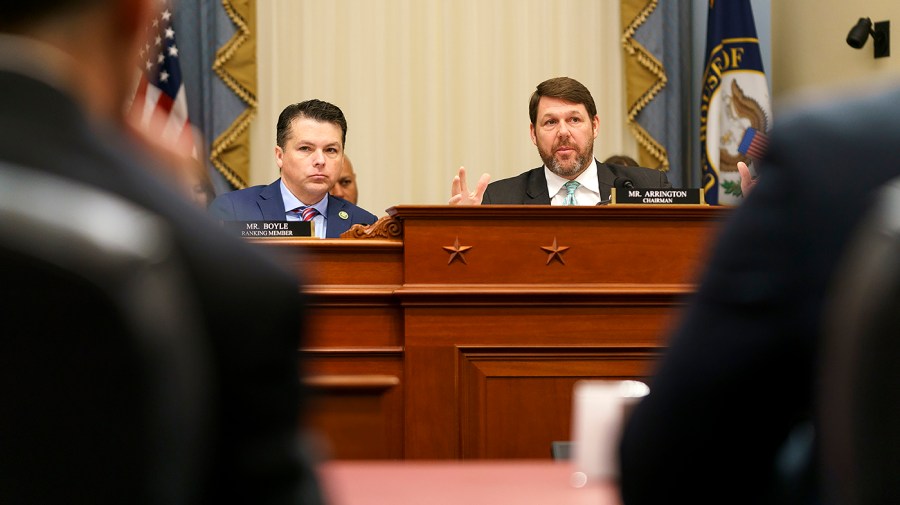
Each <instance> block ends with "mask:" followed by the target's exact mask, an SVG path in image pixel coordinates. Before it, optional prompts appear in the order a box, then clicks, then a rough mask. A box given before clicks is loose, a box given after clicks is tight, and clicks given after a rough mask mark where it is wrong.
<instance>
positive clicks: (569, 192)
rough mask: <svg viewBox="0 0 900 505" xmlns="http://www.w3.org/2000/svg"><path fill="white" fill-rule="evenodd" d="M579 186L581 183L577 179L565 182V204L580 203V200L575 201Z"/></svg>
mask: <svg viewBox="0 0 900 505" xmlns="http://www.w3.org/2000/svg"><path fill="white" fill-rule="evenodd" d="M578 186H581V184H580V183H578V182H576V181H569V182H567V183H565V187H566V200H565V201H564V202H563V205H578V202H576V201H575V190H576V189H578Z"/></svg>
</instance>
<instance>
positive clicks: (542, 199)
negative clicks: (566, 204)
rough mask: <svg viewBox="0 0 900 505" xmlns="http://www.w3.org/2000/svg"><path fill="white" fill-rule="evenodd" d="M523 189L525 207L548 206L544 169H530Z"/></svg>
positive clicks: (548, 199)
mask: <svg viewBox="0 0 900 505" xmlns="http://www.w3.org/2000/svg"><path fill="white" fill-rule="evenodd" d="M526 184H527V187H526V188H525V199H524V201H523V202H522V203H524V204H526V205H550V195H549V194H548V193H547V177H546V176H544V167H538V168H535V169H532V170H531V171H530V172H529V173H528V182H527V183H526Z"/></svg>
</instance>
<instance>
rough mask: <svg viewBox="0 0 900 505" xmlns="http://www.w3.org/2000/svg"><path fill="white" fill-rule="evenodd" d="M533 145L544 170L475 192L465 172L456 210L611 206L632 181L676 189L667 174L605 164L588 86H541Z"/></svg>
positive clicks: (534, 105) (458, 180)
mask: <svg viewBox="0 0 900 505" xmlns="http://www.w3.org/2000/svg"><path fill="white" fill-rule="evenodd" d="M528 113H529V116H530V117H531V126H530V129H531V141H532V143H534V145H535V146H537V149H538V154H540V156H541V159H542V160H543V161H544V166H542V167H538V168H534V169H532V170H529V171H527V172H525V173H522V174H519V175H517V176H515V177H511V178H509V179H503V180H500V181H496V182H493V183H490V184H488V182H489V181H490V176H489V175H488V174H484V175H482V176H481V178H480V179H479V181H478V183H477V185H476V188H475V190H474V191H472V192H469V189H468V185H467V182H466V172H465V168H460V169H459V175H457V176H456V177H454V179H453V184H452V186H451V189H450V194H451V197H450V202H449V203H450V205H478V204H481V203H485V204H531V205H597V204H599V203H604V202H609V200H610V195H611V192H610V189H611V188H613V187H616V186H617V185H619V188H620V189H621V188H623V187H625V186H626V184H627V183H626V181H631V184H632V185H633V186H634V187H636V188H670V187H672V186H671V184H669V180H668V179H667V178H666V175H665V173H664V172H662V171H659V170H651V169H648V168H640V167H627V166H621V165H610V164H606V163H600V162H599V161H597V160H596V159H594V139H596V138H597V135H598V134H599V133H600V118H599V117H598V116H597V106H596V105H595V104H594V98H593V97H592V96H591V92H590V91H588V89H587V88H586V87H584V85H583V84H581V83H580V82H578V81H576V80H575V79H571V78H569V77H556V78H553V79H548V80H546V81H544V82H542V83H540V84H538V86H537V89H536V90H535V91H534V93H533V94H532V95H531V100H530V102H529V105H528Z"/></svg>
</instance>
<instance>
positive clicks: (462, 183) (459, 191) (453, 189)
mask: <svg viewBox="0 0 900 505" xmlns="http://www.w3.org/2000/svg"><path fill="white" fill-rule="evenodd" d="M489 182H491V176H490V175H489V174H481V177H480V178H479V179H478V184H476V185H475V191H472V192H469V185H468V183H467V181H466V167H459V174H458V175H457V176H455V177H454V178H453V183H452V184H451V185H450V201H449V202H447V203H449V204H450V205H481V199H482V198H483V197H484V190H486V189H487V185H488V183H489Z"/></svg>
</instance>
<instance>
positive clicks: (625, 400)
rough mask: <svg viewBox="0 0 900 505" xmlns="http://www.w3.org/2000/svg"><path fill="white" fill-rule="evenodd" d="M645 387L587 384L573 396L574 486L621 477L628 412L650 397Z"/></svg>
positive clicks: (622, 382) (628, 383) (581, 383)
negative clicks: (620, 452) (621, 449)
mask: <svg viewBox="0 0 900 505" xmlns="http://www.w3.org/2000/svg"><path fill="white" fill-rule="evenodd" d="M649 392H650V389H649V388H648V387H647V385H646V384H644V383H643V382H640V381H633V380H586V381H578V382H576V383H575V390H574V394H573V395H572V398H573V400H572V441H573V444H572V461H573V463H574V466H575V471H576V472H577V473H578V474H582V475H577V476H576V477H574V478H573V479H572V482H573V483H578V482H582V483H586V482H592V481H600V480H613V479H617V478H618V476H619V457H618V446H619V438H620V437H621V434H622V426H623V424H624V420H625V417H626V414H627V412H630V410H631V408H633V406H634V405H635V404H636V403H637V402H638V401H640V399H641V398H643V397H644V396H646V395H647V393H649Z"/></svg>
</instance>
